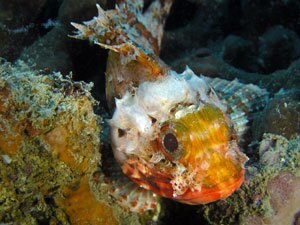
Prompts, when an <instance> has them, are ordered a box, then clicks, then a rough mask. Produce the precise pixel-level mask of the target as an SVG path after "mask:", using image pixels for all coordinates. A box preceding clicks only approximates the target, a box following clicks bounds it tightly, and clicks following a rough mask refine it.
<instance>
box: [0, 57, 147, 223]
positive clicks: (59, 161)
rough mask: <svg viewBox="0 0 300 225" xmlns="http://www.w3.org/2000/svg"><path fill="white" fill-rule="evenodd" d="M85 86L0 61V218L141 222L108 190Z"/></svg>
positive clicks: (97, 127)
mask: <svg viewBox="0 0 300 225" xmlns="http://www.w3.org/2000/svg"><path fill="white" fill-rule="evenodd" d="M90 89H91V84H86V83H84V82H73V81H72V80H71V79H70V78H69V77H63V76H62V75H61V74H60V73H53V74H43V72H42V71H34V70H31V69H30V68H29V67H28V66H27V65H25V64H24V63H22V62H18V64H16V65H11V64H9V63H5V62H4V63H2V64H0V223H8V224H10V223H12V224H44V223H46V224H91V225H96V224H100V225H101V224H140V223H141V222H140V221H143V218H145V217H142V216H141V215H138V214H135V213H130V212H127V211H124V210H123V209H122V208H121V207H120V206H118V205H117V204H116V203H115V202H114V200H113V198H112V197H111V196H110V195H109V194H108V192H109V191H108V190H109V189H110V188H111V187H110V186H109V184H108V183H104V175H103V173H102V170H101V168H100V167H99V166H101V165H100V164H101V163H100V161H101V154H100V138H99V137H100V125H99V124H100V123H99V122H100V118H99V117H98V116H97V115H95V114H94V111H93V107H94V106H95V103H96V102H95V100H94V99H93V98H92V96H91V94H90ZM95 174H96V175H95ZM93 186H97V187H98V188H99V189H98V190H97V191H95V190H94V191H93V188H92V187H93ZM96 192H97V193H96ZM147 216H148V215H147Z"/></svg>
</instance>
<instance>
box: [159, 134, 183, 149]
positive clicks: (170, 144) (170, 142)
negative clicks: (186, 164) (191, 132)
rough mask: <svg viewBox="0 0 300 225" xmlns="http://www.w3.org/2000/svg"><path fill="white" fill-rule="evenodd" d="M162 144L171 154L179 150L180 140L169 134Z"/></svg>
mask: <svg viewBox="0 0 300 225" xmlns="http://www.w3.org/2000/svg"><path fill="white" fill-rule="evenodd" d="M162 144H163V146H164V147H165V149H166V150H168V151H169V152H171V153H172V152H175V151H176V150H177V149H178V145H179V144H178V140H177V138H176V136H175V135H174V134H172V133H167V134H165V136H164V137H163V140H162Z"/></svg>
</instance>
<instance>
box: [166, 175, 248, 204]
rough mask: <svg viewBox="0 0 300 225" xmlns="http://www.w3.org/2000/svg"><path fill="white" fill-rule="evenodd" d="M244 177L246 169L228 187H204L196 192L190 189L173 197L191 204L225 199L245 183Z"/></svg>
mask: <svg viewBox="0 0 300 225" xmlns="http://www.w3.org/2000/svg"><path fill="white" fill-rule="evenodd" d="M244 177H245V169H242V170H241V173H240V176H239V178H238V179H236V180H234V182H232V183H231V184H228V186H226V188H223V189H218V188H202V189H201V190H200V191H196V192H195V191H192V190H190V189H188V190H187V191H186V192H185V193H184V194H182V195H178V196H176V197H172V199H173V200H175V201H178V202H181V203H185V204H189V205H199V204H207V203H210V202H214V201H218V200H220V199H225V198H227V197H229V196H230V195H231V194H232V193H233V192H234V191H236V190H237V189H238V188H239V187H240V186H241V185H242V184H243V182H244Z"/></svg>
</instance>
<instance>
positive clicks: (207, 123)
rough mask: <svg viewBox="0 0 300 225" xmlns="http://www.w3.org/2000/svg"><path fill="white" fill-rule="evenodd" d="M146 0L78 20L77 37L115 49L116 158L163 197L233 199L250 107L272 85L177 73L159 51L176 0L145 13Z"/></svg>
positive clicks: (111, 84)
mask: <svg viewBox="0 0 300 225" xmlns="http://www.w3.org/2000/svg"><path fill="white" fill-rule="evenodd" d="M141 2H142V1H132V2H131V1H127V2H125V3H122V4H120V5H119V7H118V8H116V9H115V10H110V11H107V12H105V11H103V10H102V9H101V7H100V6H98V5H97V7H98V14H99V15H98V17H95V18H94V19H92V20H91V21H88V22H85V23H84V25H80V24H75V23H73V24H72V25H74V26H75V27H76V28H77V29H78V31H77V34H76V35H75V36H73V37H75V38H79V39H88V40H90V41H92V42H94V43H96V44H98V45H100V46H102V47H104V48H107V49H110V50H111V51H110V54H109V61H108V64H107V77H106V78H107V85H106V87H107V98H108V102H109V103H111V102H113V97H116V96H117V97H118V98H116V100H115V104H111V105H110V107H111V108H113V107H115V111H114V114H113V117H112V119H111V120H110V121H109V125H110V129H111V141H112V149H113V152H114V156H115V158H116V160H117V161H118V163H119V164H120V166H121V168H122V170H123V173H124V174H126V175H127V176H128V177H129V178H130V179H131V180H132V181H134V182H135V183H137V184H138V185H140V186H141V187H143V188H145V189H147V190H150V191H152V192H153V193H155V194H158V195H160V196H163V197H166V198H171V199H174V200H176V201H179V202H183V203H187V204H205V203H208V202H212V201H216V200H218V199H221V198H226V197H228V196H229V195H230V194H231V193H232V192H234V191H235V190H236V189H237V188H239V187H240V185H241V184H242V182H243V180H244V174H245V169H244V163H245V162H246V161H247V157H246V156H245V155H244V154H243V153H242V152H241V151H240V148H239V141H240V140H239V139H240V137H242V135H243V134H244V133H245V130H246V124H247V122H248V120H247V118H246V117H245V111H248V112H251V110H252V108H253V107H252V106H253V105H254V102H255V99H265V98H266V95H267V94H266V91H265V90H261V89H259V88H258V87H256V86H254V85H243V84H241V83H239V82H238V81H231V82H229V81H224V80H220V79H210V78H206V77H204V76H201V77H199V76H196V75H195V74H194V73H193V72H192V71H191V70H190V69H189V68H187V69H186V70H185V71H184V72H183V73H182V74H178V73H176V72H175V71H172V70H171V69H170V68H169V67H168V66H167V65H166V64H165V63H163V62H162V61H161V60H160V59H159V57H158V56H157V54H158V52H159V46H160V43H161V36H162V28H163V24H164V20H165V15H166V14H167V13H168V11H169V9H170V6H171V2H172V1H171V0H165V1H159V0H156V1H154V2H153V3H152V5H151V6H150V7H149V8H148V9H147V11H146V12H145V13H143V12H142V6H141V5H140V4H137V3H141ZM216 92H217V93H216ZM220 97H221V98H220ZM229 100H230V101H229ZM260 102H263V101H260ZM113 105H114V106H113ZM238 105H239V106H242V107H237V106H238Z"/></svg>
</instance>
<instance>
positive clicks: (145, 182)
mask: <svg viewBox="0 0 300 225" xmlns="http://www.w3.org/2000/svg"><path fill="white" fill-rule="evenodd" d="M122 170H123V172H124V173H125V174H126V175H127V176H128V177H129V178H130V179H131V180H132V181H133V182H135V183H136V184H138V185H139V186H141V187H143V188H145V189H147V190H150V191H152V192H153V193H155V194H157V195H159V196H162V197H165V198H170V199H172V200H174V201H178V202H181V203H185V204H189V205H198V204H206V203H210V202H214V201H217V200H219V199H224V198H226V197H228V196H229V195H231V194H232V193H233V192H234V191H235V190H236V189H238V188H239V187H240V186H241V184H242V183H243V181H244V174H245V169H244V168H242V169H241V171H240V174H239V176H237V177H235V179H230V180H229V181H228V182H224V183H222V185H221V186H216V187H206V186H205V185H202V186H201V188H199V189H194V188H190V187H187V188H186V190H185V192H184V193H182V194H180V195H178V194H175V191H174V185H173V184H172V180H173V179H174V177H173V176H172V175H171V174H170V173H166V172H165V173H163V172H160V171H158V170H157V169H155V168H151V166H148V165H147V164H145V163H141V162H140V161H137V160H133V159H130V160H128V161H127V162H126V163H124V164H123V165H122Z"/></svg>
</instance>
